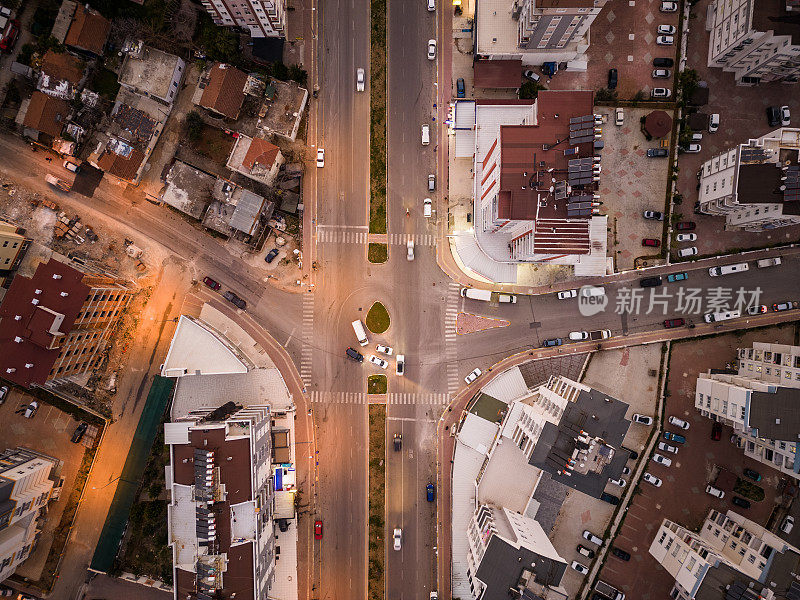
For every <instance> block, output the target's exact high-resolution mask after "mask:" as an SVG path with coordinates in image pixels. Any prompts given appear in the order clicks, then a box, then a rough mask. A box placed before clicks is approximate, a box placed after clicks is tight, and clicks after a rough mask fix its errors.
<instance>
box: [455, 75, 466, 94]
mask: <svg viewBox="0 0 800 600" xmlns="http://www.w3.org/2000/svg"><path fill="white" fill-rule="evenodd" d="M466 97H467V88H466V86H465V85H464V78H463V77H459V78H458V79H456V98H466Z"/></svg>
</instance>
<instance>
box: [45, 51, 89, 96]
mask: <svg viewBox="0 0 800 600" xmlns="http://www.w3.org/2000/svg"><path fill="white" fill-rule="evenodd" d="M85 67H86V65H85V64H84V62H83V61H82V60H81V59H79V58H76V57H75V56H72V55H71V54H67V53H66V52H61V53H58V52H54V51H53V50H48V51H47V52H45V55H44V56H43V57H42V61H41V65H40V67H39V77H38V78H37V81H36V89H37V90H39V91H41V92H44V93H45V94H47V95H48V96H53V97H55V98H61V99H62V100H72V99H73V98H74V97H75V94H76V92H77V91H78V87H79V85H80V84H81V82H82V81H83V78H84V71H85Z"/></svg>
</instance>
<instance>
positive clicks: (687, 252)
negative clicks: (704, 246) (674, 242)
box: [678, 246, 697, 258]
mask: <svg viewBox="0 0 800 600" xmlns="http://www.w3.org/2000/svg"><path fill="white" fill-rule="evenodd" d="M696 254H697V246H690V247H689V248H681V249H680V250H678V257H680V258H687V257H689V256H695V255H696Z"/></svg>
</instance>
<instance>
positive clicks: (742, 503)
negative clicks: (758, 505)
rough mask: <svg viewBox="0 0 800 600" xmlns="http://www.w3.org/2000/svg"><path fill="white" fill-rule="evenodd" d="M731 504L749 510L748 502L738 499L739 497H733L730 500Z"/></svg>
mask: <svg viewBox="0 0 800 600" xmlns="http://www.w3.org/2000/svg"><path fill="white" fill-rule="evenodd" d="M731 503H732V504H734V505H736V506H738V507H739V508H750V501H749V500H745V499H744V498H739V496H734V497H733V498H731Z"/></svg>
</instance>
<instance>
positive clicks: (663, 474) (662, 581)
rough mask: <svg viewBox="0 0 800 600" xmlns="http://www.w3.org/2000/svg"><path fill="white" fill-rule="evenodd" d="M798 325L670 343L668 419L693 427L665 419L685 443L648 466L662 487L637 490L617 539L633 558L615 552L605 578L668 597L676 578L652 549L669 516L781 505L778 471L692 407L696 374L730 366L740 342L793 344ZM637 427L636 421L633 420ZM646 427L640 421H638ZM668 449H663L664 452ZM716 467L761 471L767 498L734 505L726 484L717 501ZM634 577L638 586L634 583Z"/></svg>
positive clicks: (697, 518) (634, 595)
mask: <svg viewBox="0 0 800 600" xmlns="http://www.w3.org/2000/svg"><path fill="white" fill-rule="evenodd" d="M794 336H795V327H794V325H793V324H792V325H786V326H784V327H780V328H770V329H768V330H762V331H748V332H740V333H739V334H728V335H721V336H715V337H712V338H707V339H702V340H693V341H691V342H681V343H677V344H674V345H673V346H672V351H671V354H670V369H669V379H668V382H667V388H666V389H667V394H668V395H667V399H666V409H665V419H666V417H667V416H669V415H675V416H677V417H679V418H681V419H684V420H686V421H687V422H688V423H689V424H690V427H689V429H688V430H687V431H681V430H679V429H677V428H676V427H675V426H673V425H667V426H666V428H665V429H666V431H673V432H678V433H682V434H684V435H685V437H686V443H685V444H677V445H678V446H679V450H678V453H677V454H669V455H668V456H669V457H670V458H672V460H673V462H672V465H671V466H669V467H665V466H662V465H657V464H654V463H653V462H652V461H650V463H649V464H648V467H647V470H648V471H649V472H651V473H652V474H653V475H655V476H656V477H659V478H661V479H662V480H663V485H662V486H661V487H658V488H657V487H654V486H652V485H650V484H649V483H647V482H644V481H642V482H641V483H640V484H639V487H640V490H641V493H639V494H636V495H634V497H633V501H632V502H631V504H630V506H629V508H628V511H627V514H626V516H625V520H624V522H623V525H622V527H621V528H620V531H619V534H618V535H617V537H616V539H615V540H614V545H615V546H617V547H620V548H622V549H623V550H626V551H627V552H629V553H630V554H631V560H630V562H625V563H623V562H621V561H619V560H618V559H616V558H614V557H610V558H609V559H608V560H607V561H606V563H605V565H604V566H603V568H602V570H601V572H600V578H601V579H603V580H604V581H607V582H608V583H610V584H612V585H615V586H618V587H619V588H620V589H621V590H622V591H624V593H625V595H626V598H628V599H629V600H637V599H640V598H641V599H647V598H664V597H666V596H667V594H668V593H669V590H670V589H671V588H672V585H673V583H674V580H673V578H672V577H671V576H670V575H669V574H668V573H667V572H666V571H665V570H664V569H663V568H662V567H661V566H660V565H659V564H658V563H657V562H656V561H655V559H654V558H653V557H652V556H650V554H649V552H648V549H649V548H650V544H651V542H652V541H653V536H654V535H655V532H656V531H657V530H658V527H659V525H660V523H661V521H662V519H663V518H667V519H670V520H673V521H675V522H677V523H680V524H681V525H683V526H685V527H687V528H689V529H696V528H697V527H699V526H700V525H701V524H702V522H703V521H704V520H705V518H706V516H707V515H708V511H709V510H710V509H711V508H712V507H713V508H716V509H717V510H719V511H722V512H726V511H727V510H730V509H734V510H735V511H736V512H739V513H740V514H743V515H744V516H746V517H747V518H749V519H752V520H753V521H755V522H756V523H759V524H761V525H764V524H765V523H766V522H767V519H768V518H769V515H770V514H771V512H772V509H773V507H774V505H775V498H776V493H777V487H778V482H779V478H778V475H777V472H775V471H772V470H771V469H769V468H768V467H766V466H765V465H762V464H760V463H757V462H755V461H753V460H751V459H748V458H746V457H745V456H744V454H743V453H742V451H741V450H738V449H737V448H735V447H734V446H733V445H732V444H731V443H730V441H729V440H730V436H731V429H730V428H729V427H723V430H722V436H721V439H720V441H713V440H712V439H711V427H712V424H711V421H710V420H709V419H706V418H705V417H701V416H700V413H699V412H698V411H697V410H695V408H694V390H695V382H696V380H697V375H698V373H701V372H706V371H707V370H708V369H710V368H724V367H725V366H726V362H733V361H734V360H735V358H736V354H735V353H736V349H737V348H739V347H746V346H748V345H751V344H752V342H753V341H755V340H770V341H774V342H777V343H793V340H794ZM632 427H633V426H632ZM640 427H641V426H640ZM662 454H665V453H663V452H662ZM715 467H722V468H725V469H727V470H729V471H732V472H733V473H735V474H737V475H741V473H742V470H743V469H744V468H745V467H749V468H751V469H754V470H755V471H758V472H759V473H761V475H762V476H763V480H762V481H761V482H759V484H758V485H760V486H761V487H762V488H764V491H765V499H764V500H763V501H762V502H753V503H752V506H751V508H749V509H743V508H739V507H735V506H734V505H733V504H731V502H730V500H731V498H732V497H733V495H734V494H733V493H732V490H730V489H724V491H725V498H724V499H722V500H718V499H716V498H714V497H712V496H710V495H709V494H707V493H706V492H705V487H706V485H707V483H708V482H709V478H710V477H711V476H712V472H713V470H714V468H715ZM634 582H635V586H634V585H633V583H634Z"/></svg>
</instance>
